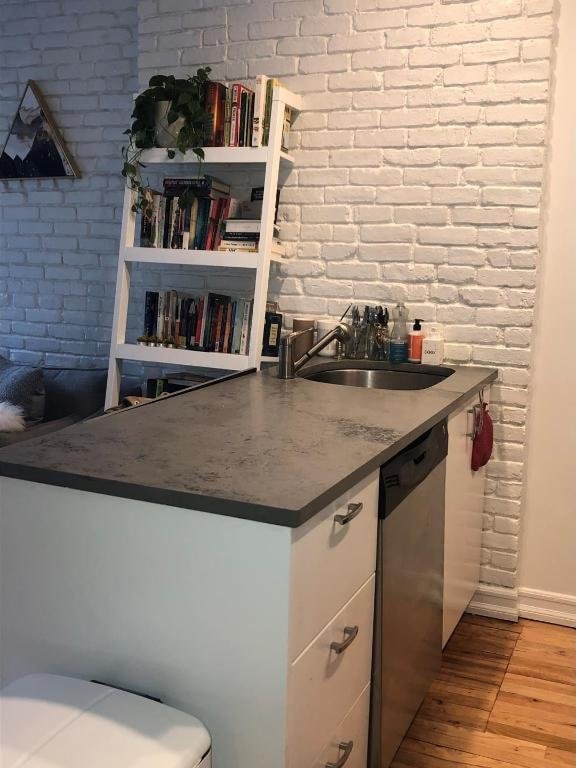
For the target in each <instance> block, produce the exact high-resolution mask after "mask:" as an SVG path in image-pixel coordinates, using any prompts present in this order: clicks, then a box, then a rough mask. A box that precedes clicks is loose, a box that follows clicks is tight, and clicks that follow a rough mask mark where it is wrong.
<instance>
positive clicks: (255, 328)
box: [105, 86, 302, 409]
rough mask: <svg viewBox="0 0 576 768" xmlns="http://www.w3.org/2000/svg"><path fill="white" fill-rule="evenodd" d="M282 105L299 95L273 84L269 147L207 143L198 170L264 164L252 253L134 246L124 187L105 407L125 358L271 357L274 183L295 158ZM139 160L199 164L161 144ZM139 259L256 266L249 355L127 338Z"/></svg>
mask: <svg viewBox="0 0 576 768" xmlns="http://www.w3.org/2000/svg"><path fill="white" fill-rule="evenodd" d="M286 106H288V107H290V109H291V110H292V113H293V119H294V116H295V114H297V113H299V112H301V111H302V100H301V98H300V97H299V96H297V95H295V94H292V93H290V92H289V91H287V90H286V89H285V88H283V87H282V86H275V87H274V91H273V95H272V109H271V115H270V131H269V140H268V146H261V147H206V148H205V149H204V154H205V157H204V160H203V161H202V164H201V168H202V170H204V168H205V167H206V166H211V165H214V166H227V165H228V166H230V167H231V168H232V167H234V168H238V167H240V166H241V165H246V166H250V167H254V166H257V165H263V166H264V193H263V200H262V213H261V219H260V240H259V249H258V251H256V252H240V251H201V250H183V249H170V248H144V247H140V246H135V245H133V243H134V238H135V223H136V217H135V215H134V213H133V212H132V210H131V209H132V202H133V191H132V190H131V189H129V188H128V186H126V188H125V190H124V205H123V211H122V228H121V233H120V247H119V253H118V271H117V278H116V292H115V299H114V317H113V321H112V334H111V340H110V358H109V363H108V382H107V386H106V400H105V408H106V409H107V408H112V407H114V406H116V405H117V404H118V400H119V396H120V385H121V378H122V362H123V360H135V361H140V362H145V363H157V364H159V365H182V366H187V367H194V368H212V369H225V370H233V371H241V370H246V369H247V368H256V369H259V368H260V363H261V362H263V361H270V358H263V357H262V338H263V334H264V320H265V317H264V315H265V309H266V301H267V297H268V280H269V274H270V263H271V262H272V261H281V256H279V255H278V254H273V253H272V252H271V251H272V242H273V237H274V215H275V211H276V190H277V188H278V180H279V173H280V166H281V165H282V166H291V165H292V163H293V158H292V156H291V155H290V154H289V153H288V152H286V151H284V150H283V149H281V140H282V128H283V122H284V110H285V107H286ZM141 160H142V162H144V163H150V164H163V165H164V164H166V165H169V164H171V163H172V164H174V163H180V164H186V163H195V164H198V158H197V156H196V155H195V154H194V153H193V152H187V153H186V154H185V155H182V154H181V153H177V154H176V156H175V157H174V158H169V157H168V153H167V150H166V149H163V148H159V147H158V148H154V149H149V150H146V151H145V152H143V153H142V157H141ZM138 262H139V263H150V264H181V265H188V266H196V267H199V266H205V267H222V268H232V269H249V270H254V271H255V280H254V297H253V298H254V302H253V307H252V320H251V328H250V343H249V348H248V354H246V355H234V354H227V353H221V352H202V351H198V350H187V349H174V348H167V347H149V346H145V345H138V344H129V343H126V326H127V322H128V303H129V297H130V280H131V272H132V265H133V264H134V263H138Z"/></svg>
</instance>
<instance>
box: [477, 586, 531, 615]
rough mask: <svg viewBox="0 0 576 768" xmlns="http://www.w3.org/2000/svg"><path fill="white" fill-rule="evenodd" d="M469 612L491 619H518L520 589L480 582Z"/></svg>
mask: <svg viewBox="0 0 576 768" xmlns="http://www.w3.org/2000/svg"><path fill="white" fill-rule="evenodd" d="M467 613H474V614H476V615H478V616H488V617H490V618H491V619H503V620H504V621H518V590H516V589H510V588H508V587H496V586H493V585H491V584H480V585H479V587H478V589H477V590H476V593H475V594H474V597H473V598H472V600H471V601H470V605H469V606H468V608H467Z"/></svg>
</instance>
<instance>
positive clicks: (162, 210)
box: [137, 176, 284, 256]
mask: <svg viewBox="0 0 576 768" xmlns="http://www.w3.org/2000/svg"><path fill="white" fill-rule="evenodd" d="M263 192H264V188H263V187H254V188H253V189H252V192H251V199H250V201H244V200H239V199H237V198H234V197H230V196H229V193H230V187H229V186H228V185H227V184H226V183H225V182H223V181H220V180H219V179H216V178H214V177H213V176H195V177H191V178H166V179H164V182H163V191H162V192H156V191H154V190H152V189H148V190H146V192H145V195H146V201H147V204H146V206H145V207H144V209H143V211H142V212H141V214H140V221H139V224H138V225H137V226H138V231H139V241H138V242H139V245H140V246H141V247H144V248H178V249H192V250H213V251H257V250H258V247H259V242H260V226H261V225H260V216H261V215H262V197H263ZM277 209H278V194H277V197H276V210H277ZM247 216H255V217H258V218H247ZM271 250H272V253H273V254H275V255H279V256H283V255H284V248H283V246H282V244H281V243H280V240H279V238H278V227H277V226H276V225H274V234H273V240H272V249H271Z"/></svg>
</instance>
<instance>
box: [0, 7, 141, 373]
mask: <svg viewBox="0 0 576 768" xmlns="http://www.w3.org/2000/svg"><path fill="white" fill-rule="evenodd" d="M136 37H137V13H136V0H98V2H92V1H91V0H39V1H38V2H28V1H27V2H21V0H16V2H14V1H13V0H2V3H1V4H0V69H1V72H2V77H1V80H2V82H1V83H0V94H1V99H0V142H2V143H3V142H4V138H5V136H6V132H7V131H8V129H9V127H10V124H11V122H12V119H13V117H14V114H15V111H16V108H17V105H18V100H19V99H20V97H21V96H22V93H23V91H24V87H25V84H26V81H27V80H29V79H30V80H34V81H35V82H36V83H37V84H38V86H39V87H40V90H41V91H42V93H43V94H44V96H45V99H46V101H47V102H48V106H49V108H50V110H51V112H52V116H53V118H54V120H55V122H56V124H57V125H58V126H59V128H60V130H61V131H62V133H63V135H64V138H65V140H66V144H67V146H68V148H69V150H70V151H71V153H72V154H73V156H74V157H75V158H76V161H77V163H78V165H79V166H80V170H81V173H82V177H81V178H80V179H58V180H55V179H45V180H38V181H35V180H26V181H15V180H12V181H0V199H1V206H0V355H4V356H7V357H11V358H12V359H13V360H14V361H18V362H23V363H31V364H36V363H38V364H46V365H55V366H59V365H62V366H66V365H70V366H74V365H84V366H92V365H96V366H106V365H107V360H108V343H109V340H110V327H111V325H112V312H113V308H114V287H115V282H116V264H117V259H118V237H119V232H120V219H121V214H122V190H123V184H122V178H121V176H120V175H119V173H118V169H119V167H120V164H121V157H120V147H121V144H122V140H123V138H125V137H123V136H122V131H124V130H125V129H126V126H127V124H128V119H129V116H130V111H131V94H132V93H134V92H135V91H136V90H137V88H138V86H137V79H136V54H137V40H136Z"/></svg>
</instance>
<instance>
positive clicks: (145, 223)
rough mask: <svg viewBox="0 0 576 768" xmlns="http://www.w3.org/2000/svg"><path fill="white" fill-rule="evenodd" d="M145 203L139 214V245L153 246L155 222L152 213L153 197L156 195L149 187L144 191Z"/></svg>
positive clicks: (143, 246)
mask: <svg viewBox="0 0 576 768" xmlns="http://www.w3.org/2000/svg"><path fill="white" fill-rule="evenodd" d="M144 197H145V200H146V205H145V206H144V207H143V208H142V214H141V216H140V246H141V247H142V248H153V247H154V243H155V241H156V224H155V215H154V206H155V202H154V199H155V198H156V197H157V195H156V193H154V192H153V191H152V190H151V189H147V190H146V191H145V193H144Z"/></svg>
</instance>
